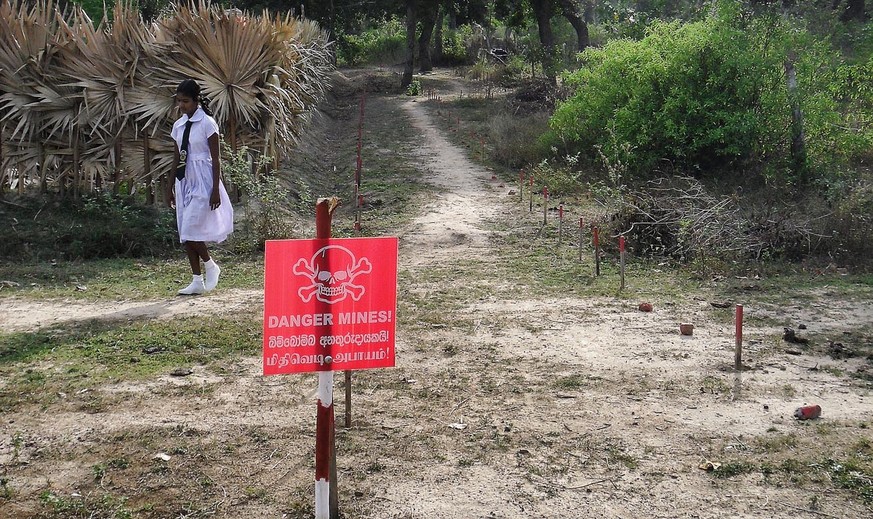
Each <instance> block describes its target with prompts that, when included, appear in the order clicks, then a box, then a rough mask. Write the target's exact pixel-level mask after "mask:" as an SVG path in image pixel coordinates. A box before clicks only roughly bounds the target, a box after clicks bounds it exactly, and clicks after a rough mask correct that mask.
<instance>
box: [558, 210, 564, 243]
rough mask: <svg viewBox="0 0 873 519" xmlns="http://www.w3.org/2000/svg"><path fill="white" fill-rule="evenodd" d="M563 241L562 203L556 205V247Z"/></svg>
mask: <svg viewBox="0 0 873 519" xmlns="http://www.w3.org/2000/svg"><path fill="white" fill-rule="evenodd" d="M563 240H564V202H561V203H560V204H558V245H560V244H561V243H562V242H563Z"/></svg>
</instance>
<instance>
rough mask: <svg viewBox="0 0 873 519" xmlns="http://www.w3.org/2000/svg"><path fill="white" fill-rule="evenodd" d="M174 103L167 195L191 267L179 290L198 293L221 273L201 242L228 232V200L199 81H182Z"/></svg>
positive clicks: (219, 239)
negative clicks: (170, 180) (175, 112)
mask: <svg viewBox="0 0 873 519" xmlns="http://www.w3.org/2000/svg"><path fill="white" fill-rule="evenodd" d="M176 105H177V106H178V107H179V110H180V111H181V112H182V116H181V117H180V118H179V119H178V120H177V121H176V122H175V124H173V130H172V132H170V135H171V136H172V137H173V140H174V141H176V146H175V162H174V167H173V171H174V172H175V174H176V180H175V182H174V186H173V188H171V190H170V193H169V196H168V197H167V199H168V200H169V202H170V205H171V206H172V205H175V206H176V223H177V226H178V228H179V241H181V242H182V243H183V244H184V245H185V252H187V254H188V261H189V262H190V263H191V272H192V273H193V279H192V281H191V284H190V285H188V286H187V287H185V288H183V289H181V290H179V295H193V294H202V293H204V292H208V291H210V290H212V289H213V288H215V285H216V284H218V277H219V275H220V274H221V269H220V268H218V264H216V263H215V261H214V260H213V259H212V258H210V257H209V250H208V248H207V247H206V242H217V243H220V242H222V241H224V240H225V238H227V236H228V235H229V234H230V233H231V232H233V206H232V205H231V203H230V199H229V198H228V196H227V190H226V189H225V188H224V185H223V184H222V182H221V162H220V157H219V132H218V124H217V123H216V122H215V119H213V118H212V116H211V113H210V112H209V108H208V101H207V100H206V99H205V98H204V97H202V96H201V95H200V85H198V84H197V82H196V81H194V80H193V79H186V80H185V81H182V82H181V83H180V84H179V87H178V88H177V89H176ZM186 133H188V135H187V136H186V135H185V134H186ZM200 260H203V263H204V269H203V271H201V270H200ZM201 272H204V273H205V276H204V275H202V274H201Z"/></svg>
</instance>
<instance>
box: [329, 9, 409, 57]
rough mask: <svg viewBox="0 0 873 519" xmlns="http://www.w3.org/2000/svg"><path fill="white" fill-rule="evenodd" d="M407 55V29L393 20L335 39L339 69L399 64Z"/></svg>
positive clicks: (397, 20)
mask: <svg viewBox="0 0 873 519" xmlns="http://www.w3.org/2000/svg"><path fill="white" fill-rule="evenodd" d="M405 54H406V27H405V26H404V23H403V22H402V21H401V20H400V19H399V18H397V17H396V16H394V17H391V18H389V19H388V20H386V21H384V22H382V23H381V24H380V25H379V26H377V27H370V28H367V29H364V30H363V31H361V32H360V33H359V34H338V35H337V61H338V62H339V64H341V65H347V66H356V65H365V64H388V65H392V64H395V63H400V62H402V61H403V60H404V59H405Z"/></svg>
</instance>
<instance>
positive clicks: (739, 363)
mask: <svg viewBox="0 0 873 519" xmlns="http://www.w3.org/2000/svg"><path fill="white" fill-rule="evenodd" d="M736 325H737V332H736V335H737V344H736V348H735V349H734V369H736V370H737V371H740V370H742V369H743V305H737V316H736Z"/></svg>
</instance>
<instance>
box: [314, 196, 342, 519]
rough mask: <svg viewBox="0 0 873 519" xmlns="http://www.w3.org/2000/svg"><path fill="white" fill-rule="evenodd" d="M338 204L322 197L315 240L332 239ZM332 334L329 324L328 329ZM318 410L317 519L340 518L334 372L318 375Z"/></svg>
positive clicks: (329, 355)
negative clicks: (337, 484)
mask: <svg viewBox="0 0 873 519" xmlns="http://www.w3.org/2000/svg"><path fill="white" fill-rule="evenodd" d="M338 205H339V203H338V200H337V199H335V198H332V199H329V198H320V199H319V200H318V202H317V203H316V204H315V237H316V238H318V239H329V238H330V237H331V229H330V228H331V218H332V215H333V211H334V209H336V207H337V206H338ZM319 305H322V306H324V308H320V309H318V311H319V313H325V314H326V313H329V312H330V306H329V304H328V303H323V302H321V303H319ZM325 334H326V335H328V336H329V335H330V325H329V324H328V325H327V329H326V330H325ZM324 355H325V357H327V358H333V351H332V347H331V345H329V344H328V345H327V346H325V352H324ZM316 395H317V397H318V409H317V411H316V415H315V518H316V519H337V518H338V517H339V499H338V494H337V488H336V474H337V472H336V448H335V440H336V437H335V427H334V426H335V424H334V407H333V371H330V370H328V371H319V372H318V391H317V393H316Z"/></svg>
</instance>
